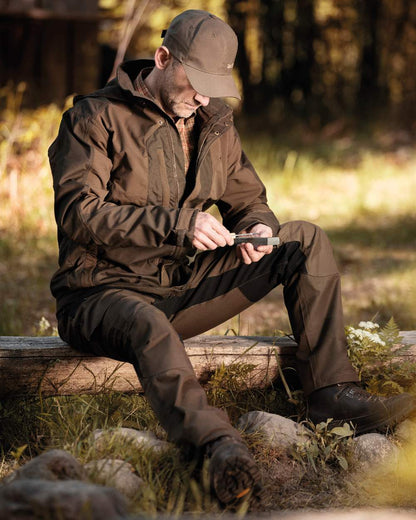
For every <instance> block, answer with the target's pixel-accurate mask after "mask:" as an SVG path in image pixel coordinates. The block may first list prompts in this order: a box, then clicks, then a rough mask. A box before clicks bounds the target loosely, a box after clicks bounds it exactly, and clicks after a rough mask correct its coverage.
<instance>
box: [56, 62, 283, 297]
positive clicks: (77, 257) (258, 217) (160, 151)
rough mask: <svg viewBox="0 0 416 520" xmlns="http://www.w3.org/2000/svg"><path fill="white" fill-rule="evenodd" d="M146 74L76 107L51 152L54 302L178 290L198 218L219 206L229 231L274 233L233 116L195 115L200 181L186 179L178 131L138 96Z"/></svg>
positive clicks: (224, 112) (126, 77)
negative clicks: (80, 295)
mask: <svg viewBox="0 0 416 520" xmlns="http://www.w3.org/2000/svg"><path fill="white" fill-rule="evenodd" d="M149 66H153V62H152V61H148V60H141V61H133V62H129V63H126V64H124V65H123V66H122V67H121V68H120V69H119V73H118V78H117V80H114V81H112V82H111V83H110V84H109V85H107V86H106V87H105V88H103V89H101V90H98V91H97V92H94V93H92V94H90V95H88V96H84V97H79V98H76V99H75V103H74V106H73V107H72V108H71V109H70V110H68V111H67V112H66V113H65V114H64V116H63V119H62V123H61V127H60V130H59V134H58V137H57V138H56V140H55V141H54V142H53V143H52V145H51V147H50V149H49V158H50V164H51V169H52V174H53V180H54V190H55V215H56V221H57V225H58V240H59V265H60V268H59V270H58V271H57V272H56V273H55V275H54V277H53V279H52V282H51V289H52V292H53V294H54V295H55V296H56V297H57V298H58V302H59V300H62V301H61V303H62V302H63V301H64V300H65V299H66V297H67V296H68V295H69V294H71V293H73V291H77V292H78V290H90V289H91V288H94V287H97V286H103V285H105V286H112V287H129V286H130V287H135V288H136V290H137V289H138V288H139V289H140V290H141V291H144V292H153V293H155V294H158V293H160V291H161V290H163V287H165V288H168V287H169V286H172V285H175V284H178V283H180V281H178V280H175V276H174V271H175V266H178V265H181V264H183V263H184V262H185V261H186V259H187V256H188V255H192V254H193V253H194V252H195V251H193V250H192V246H191V240H192V236H193V229H194V222H195V217H196V215H197V213H198V212H199V211H206V210H207V209H208V208H209V207H210V206H212V205H213V204H216V205H217V206H218V209H219V211H220V213H221V215H222V218H223V223H224V225H225V226H226V227H227V228H228V229H229V230H230V231H237V232H238V231H241V230H243V229H246V228H248V227H250V226H251V225H253V224H255V223H257V222H262V223H264V224H267V225H269V226H270V227H272V229H273V231H274V232H277V230H278V222H277V220H276V218H275V216H274V215H273V213H272V212H271V211H270V209H269V208H268V206H267V201H266V195H265V189H264V186H263V184H262V183H261V181H260V180H259V178H258V176H257V174H256V173H255V171H254V169H253V167H252V166H251V164H250V162H249V161H248V159H247V158H246V156H245V154H244V152H242V150H241V145H240V141H239V138H238V135H237V132H236V130H235V128H234V125H233V117H232V112H231V109H230V108H229V107H228V106H227V105H225V104H224V103H223V102H222V101H220V100H216V99H212V100H211V101H210V103H209V105H208V106H207V107H205V108H200V109H198V115H197V117H198V125H199V128H200V137H199V143H198V155H197V160H196V164H195V174H194V175H189V174H188V176H189V178H185V175H184V173H183V172H184V166H183V161H184V157H183V151H182V147H181V142H180V138H179V134H178V131H177V129H176V127H175V125H174V123H173V121H172V120H171V119H170V118H169V116H167V115H166V114H165V113H164V112H163V111H162V110H161V109H160V108H159V107H158V106H157V105H155V104H154V102H153V101H152V100H150V99H147V98H143V97H140V96H139V95H138V94H137V93H136V92H135V90H134V87H133V81H134V78H135V77H136V76H137V74H138V72H139V70H140V69H141V68H143V67H149Z"/></svg>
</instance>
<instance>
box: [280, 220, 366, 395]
mask: <svg viewBox="0 0 416 520" xmlns="http://www.w3.org/2000/svg"><path fill="white" fill-rule="evenodd" d="M288 224H289V225H288V226H283V227H282V230H281V233H280V236H281V239H282V241H283V242H285V241H287V240H292V239H293V238H294V237H296V240H299V242H300V244H301V249H302V250H303V252H304V254H305V257H306V259H305V263H304V266H303V268H301V269H300V270H299V271H298V272H297V273H296V274H295V275H294V276H292V277H291V279H290V280H288V281H287V282H286V283H285V285H284V298H285V304H286V308H287V310H288V314H289V319H290V322H291V326H292V331H293V334H294V336H295V340H296V342H297V343H298V351H297V365H298V373H299V378H300V380H301V381H302V384H303V388H304V391H305V394H307V395H308V394H310V393H311V392H312V391H314V390H317V389H319V388H323V387H326V386H330V385H333V384H336V383H341V382H347V381H358V376H357V373H356V372H355V370H354V369H353V367H352V365H351V362H350V361H349V359H348V355H347V345H346V338H345V331H344V317H343V310H342V299H341V281H340V275H339V273H338V268H337V266H336V263H335V259H334V257H333V253H332V247H331V244H330V242H329V240H328V237H327V235H326V234H325V233H324V232H323V231H322V230H321V229H320V228H318V227H316V226H313V225H312V224H309V223H306V222H290V223H288Z"/></svg>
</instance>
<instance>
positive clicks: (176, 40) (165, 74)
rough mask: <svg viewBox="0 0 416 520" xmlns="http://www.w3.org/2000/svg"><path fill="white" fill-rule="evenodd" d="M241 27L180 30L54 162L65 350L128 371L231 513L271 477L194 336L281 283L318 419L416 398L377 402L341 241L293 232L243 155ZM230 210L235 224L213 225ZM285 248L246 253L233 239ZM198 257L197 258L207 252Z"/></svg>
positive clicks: (53, 153)
mask: <svg viewBox="0 0 416 520" xmlns="http://www.w3.org/2000/svg"><path fill="white" fill-rule="evenodd" d="M236 52H237V38H236V35H235V33H234V32H233V30H232V29H231V28H230V27H229V26H228V25H227V24H226V23H224V22H223V21H222V20H220V19H219V18H217V17H215V16H213V15H211V14H209V13H207V12H204V11H199V10H190V11H185V12H184V13H182V14H180V15H179V16H177V17H176V18H175V19H174V20H173V21H172V23H171V25H170V27H169V29H168V31H167V32H166V35H165V38H164V40H163V45H162V46H161V47H159V48H158V49H157V50H156V52H155V56H154V61H153V60H139V61H132V62H128V63H125V64H123V65H122V66H121V67H120V69H119V71H118V76H117V79H115V80H113V81H111V82H110V83H109V84H108V85H107V86H106V87H105V88H103V89H101V90H98V91H97V92H94V93H92V94H90V95H87V96H82V97H78V98H76V99H75V102H74V107H73V108H71V109H70V110H68V111H67V112H66V113H65V114H64V116H63V119H62V123H61V127H60V130H59V135H58V137H57V139H56V140H55V141H54V143H53V144H52V146H51V148H50V151H49V156H50V163H51V168H52V173H53V179H54V189H55V195H56V197H55V199H56V200H55V212H56V220H57V225H58V239H59V251H60V252H59V265H60V268H59V270H58V271H57V272H56V273H55V275H54V277H53V280H52V283H51V288H52V292H53V294H54V296H55V297H56V300H57V317H58V326H59V333H60V335H61V337H62V338H63V339H64V340H65V341H67V342H68V343H70V344H71V345H72V346H73V347H74V348H77V349H80V350H84V351H88V352H92V353H94V354H96V355H98V356H108V357H110V358H114V359H117V360H121V361H128V362H130V363H132V364H133V365H134V367H135V370H136V372H137V375H138V377H139V378H140V381H141V383H142V386H143V388H144V391H145V395H146V396H147V398H148V400H149V402H150V403H151V406H152V407H153V409H154V411H155V413H156V415H157V417H158V419H159V420H160V422H161V424H162V426H163V427H164V428H165V429H166V431H167V433H168V437H169V439H170V440H172V441H175V442H178V443H179V442H181V443H184V442H186V443H190V444H191V445H193V446H196V447H202V448H203V449H204V450H206V453H207V454H208V456H209V457H211V461H210V475H211V484H212V487H213V489H214V491H215V493H216V494H217V496H218V498H219V500H220V501H221V502H223V503H225V504H227V503H231V502H233V501H234V500H236V499H239V498H241V497H243V496H244V495H246V494H247V493H249V492H250V491H253V490H256V488H257V486H258V485H259V480H260V475H259V470H258V468H257V465H256V463H255V461H254V459H253V458H252V456H251V454H250V453H249V451H248V449H247V448H246V446H245V445H244V443H243V441H242V439H241V436H240V434H239V432H238V431H237V430H236V429H234V428H233V427H232V425H231V424H230V421H229V419H228V417H227V415H226V414H225V413H224V411H222V410H219V409H217V408H215V407H212V406H210V405H209V404H208V402H207V398H206V395H205V392H204V390H203V389H202V388H201V386H200V385H199V383H198V381H197V379H196V377H195V374H194V371H193V368H192V366H191V363H190V361H189V359H188V357H187V355H186V353H185V350H184V346H183V339H184V338H189V337H191V336H193V335H196V334H199V333H202V332H204V331H206V330H208V329H210V328H212V327H214V326H216V325H218V324H219V323H222V322H224V321H225V320H227V319H229V318H230V317H231V316H233V315H235V314H237V313H239V312H241V311H242V310H243V309H246V308H247V307H248V306H249V305H251V304H252V303H253V302H256V301H258V300H259V299H260V298H262V297H263V296H264V295H266V294H267V293H268V292H269V291H271V290H272V289H273V288H274V287H276V286H277V285H278V284H283V286H284V297H285V305H286V307H287V311H288V314H289V317H290V321H291V326H292V329H293V334H294V336H295V339H296V341H297V343H298V346H299V347H298V351H297V360H298V372H299V377H300V380H301V382H302V385H303V389H304V391H305V396H306V398H307V403H308V413H309V418H310V419H311V420H312V421H322V420H325V419H326V418H328V417H333V418H334V419H335V420H338V421H352V422H353V423H354V425H355V426H356V429H357V432H359V433H363V432H368V431H371V430H375V429H378V428H380V427H386V426H390V425H391V424H393V423H394V422H397V421H398V420H400V419H402V418H403V417H405V416H406V415H407V414H408V413H409V412H410V411H411V410H412V408H413V401H412V398H411V397H410V396H408V395H401V396H398V397H393V398H390V399H386V398H382V397H376V396H370V395H369V394H367V393H366V392H364V391H363V390H362V389H360V388H359V387H358V386H357V385H356V382H357V375H356V373H355V371H354V370H353V368H352V366H351V364H350V361H349V359H348V357H347V350H346V341H345V336H344V325H343V313H342V308H341V294H340V277H339V273H338V270H337V267H336V264H335V261H334V258H333V254H332V250H331V246H330V243H329V241H328V238H327V236H326V235H325V234H324V233H323V231H321V229H319V228H318V227H317V226H315V225H313V224H310V223H307V222H288V223H286V224H282V225H280V224H279V222H278V220H277V219H276V217H275V215H274V214H273V213H272V212H271V210H270V209H269V207H268V205H267V200H266V194H265V188H264V186H263V184H262V182H261V181H260V180H259V178H258V176H257V174H256V172H255V170H254V169H253V166H252V165H251V164H250V162H249V160H248V159H247V157H246V156H245V154H244V152H243V151H242V149H241V145H240V141H239V137H238V134H237V131H236V129H235V127H234V125H233V117H232V112H231V109H230V108H229V107H228V106H227V105H226V104H225V103H223V102H222V101H221V100H219V99H217V98H221V97H228V96H234V97H236V98H239V94H238V90H237V88H236V86H235V84H234V81H233V79H232V75H231V73H232V69H233V64H234V59H235V55H236ZM213 204H216V205H217V207H218V209H219V211H220V213H221V216H222V223H220V222H219V221H218V220H217V219H215V218H214V217H213V216H212V215H210V214H209V213H207V210H208V208H210V207H211V206H212V205H213ZM247 232H250V233H254V234H255V235H256V236H259V237H272V236H275V235H277V236H278V237H279V238H280V243H281V245H280V246H279V247H277V248H274V247H273V246H272V245H263V246H258V247H255V246H253V244H252V243H243V244H239V245H237V246H236V245H234V238H233V236H232V234H231V233H247ZM197 251H198V254H195V253H196V252H197Z"/></svg>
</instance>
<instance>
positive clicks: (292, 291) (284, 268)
mask: <svg viewBox="0 0 416 520" xmlns="http://www.w3.org/2000/svg"><path fill="white" fill-rule="evenodd" d="M279 236H280V238H281V241H282V245H281V246H280V247H278V248H277V249H275V250H274V251H273V252H272V253H271V254H270V255H266V256H264V257H263V258H262V259H261V260H260V261H259V262H256V263H253V264H250V265H245V264H242V263H241V261H240V260H239V259H238V258H237V256H236V254H235V249H234V248H227V249H225V250H216V251H213V252H208V253H205V254H201V255H199V257H197V260H196V263H195V266H194V270H193V275H192V277H191V280H190V281H189V284H188V287H187V290H186V291H184V293H183V294H181V295H179V296H175V297H172V298H168V299H165V300H163V301H162V302H160V303H157V304H156V305H158V306H160V308H162V309H163V310H164V312H165V313H166V314H167V315H168V316H169V317H170V319H171V321H172V324H173V326H174V327H175V329H176V330H177V331H178V332H179V333H180V334H181V336H182V337H184V338H186V337H190V336H193V335H196V334H199V333H201V332H204V331H205V330H208V329H209V328H212V327H214V326H216V325H218V324H220V323H222V322H224V321H225V320H227V319H228V318H230V317H232V316H234V315H235V314H237V313H239V312H241V311H242V310H244V309H246V308H247V307H249V306H250V305H251V304H252V303H254V302H255V301H258V300H260V299H261V298H262V297H263V296H265V295H266V294H267V293H268V292H269V291H270V290H271V289H273V288H274V287H276V286H277V285H279V284H281V283H282V284H283V285H284V297H285V304H286V307H287V310H288V314H289V318H290V321H291V325H292V330H293V334H294V336H295V339H296V341H297V343H298V350H297V360H298V371H299V376H300V380H301V382H302V385H303V388H304V390H305V393H306V394H309V393H311V392H312V391H313V390H316V389H318V388H322V387H325V386H329V385H332V384H335V383H340V382H346V381H357V374H356V372H355V371H354V369H353V367H352V366H351V363H350V361H349V359H348V356H347V349H346V340H345V334H344V321H343V311H342V302H341V284H340V276H339V273H338V269H337V266H336V263H335V260H334V257H333V252H332V247H331V245H330V242H329V240H328V238H327V236H326V234H325V233H324V232H323V231H322V230H321V229H320V228H319V227H317V226H315V225H313V224H310V223H308V222H288V223H286V224H283V225H282V226H281V230H280V232H279Z"/></svg>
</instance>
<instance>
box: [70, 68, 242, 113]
mask: <svg viewBox="0 0 416 520" xmlns="http://www.w3.org/2000/svg"><path fill="white" fill-rule="evenodd" d="M154 65H155V62H154V60H150V59H147V60H145V59H144V60H131V61H126V62H124V63H122V64H121V65H120V66H119V68H118V70H117V77H116V78H114V79H112V80H111V81H109V82H108V83H107V85H105V87H103V88H101V89H99V90H96V91H95V92H92V93H90V94H86V95H78V96H75V97H74V105H75V104H76V103H78V102H79V101H81V100H83V99H86V98H106V99H108V100H111V101H117V102H123V103H127V104H130V103H136V102H137V101H138V100H139V99H140V100H143V99H147V100H148V101H151V102H152V103H153V100H152V99H150V98H143V96H141V95H139V94H138V92H137V91H136V90H135V88H134V80H135V79H136V77H137V75H138V74H139V72H140V71H141V70H143V69H146V68H149V67H154ZM155 106H156V107H158V105H156V104H155ZM158 109H159V110H161V109H160V107H158ZM198 110H199V111H202V112H204V113H205V114H206V116H208V117H211V116H214V115H217V116H223V115H226V114H227V115H228V114H229V115H232V110H231V108H230V107H229V106H228V105H227V104H226V103H225V102H224V101H222V100H221V99H219V98H211V99H210V102H209V104H208V105H207V106H206V107H201V108H200V109H198Z"/></svg>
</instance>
